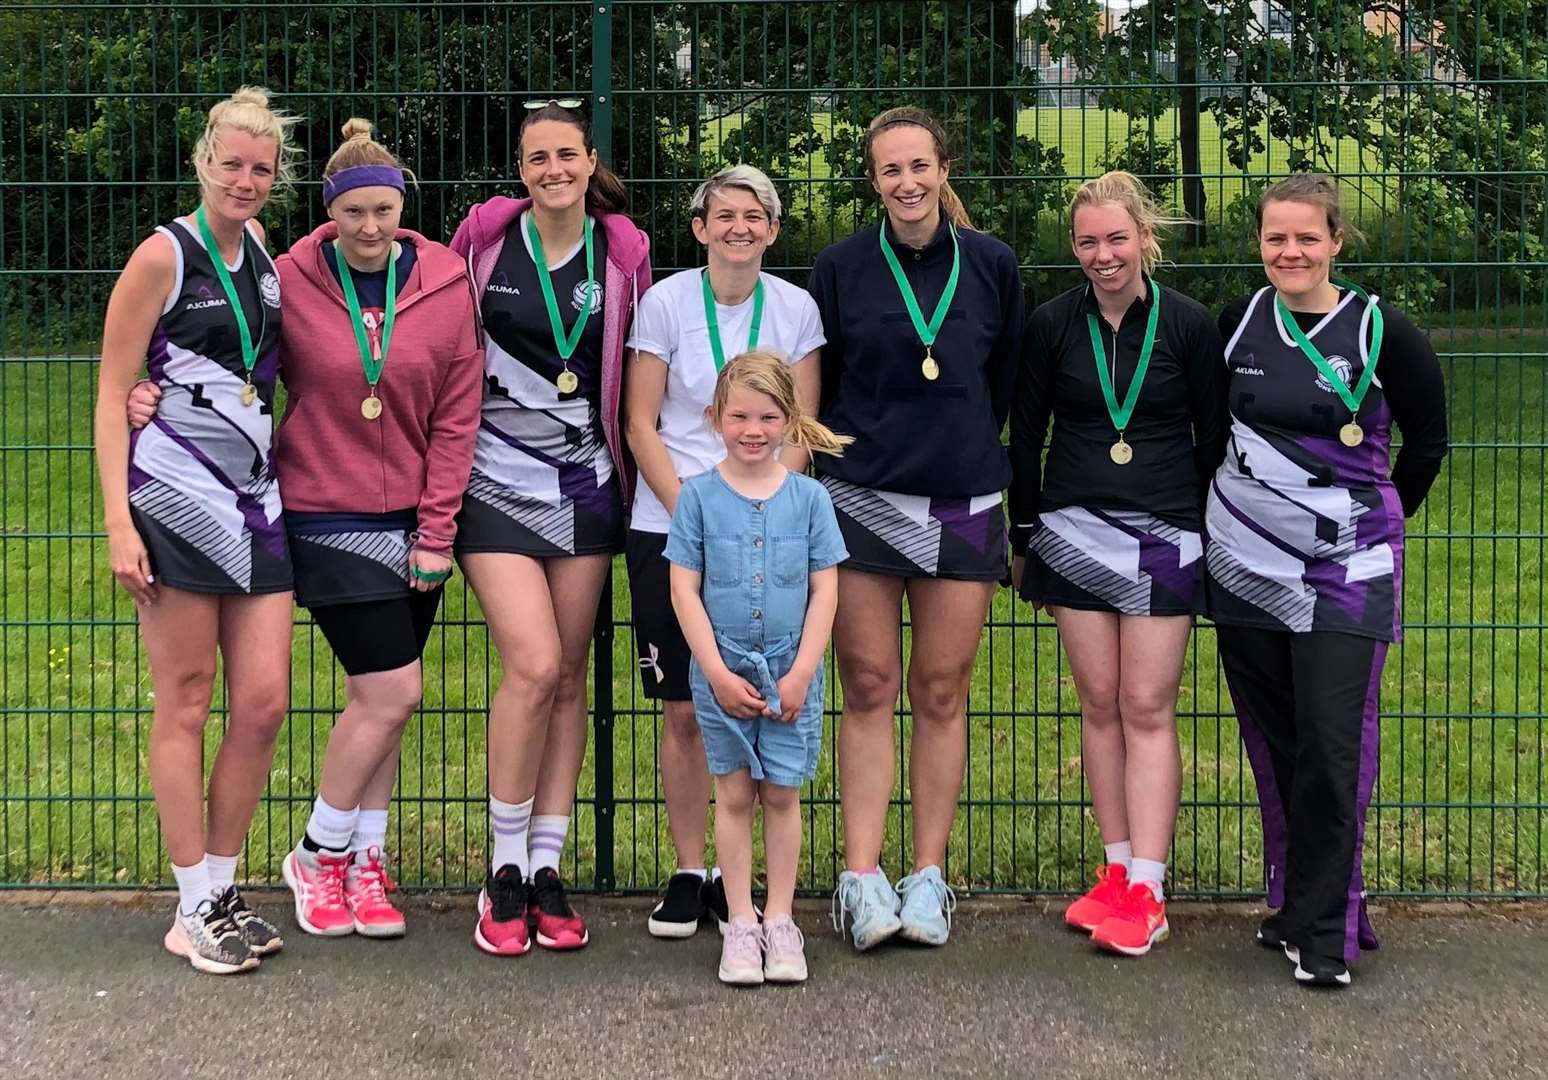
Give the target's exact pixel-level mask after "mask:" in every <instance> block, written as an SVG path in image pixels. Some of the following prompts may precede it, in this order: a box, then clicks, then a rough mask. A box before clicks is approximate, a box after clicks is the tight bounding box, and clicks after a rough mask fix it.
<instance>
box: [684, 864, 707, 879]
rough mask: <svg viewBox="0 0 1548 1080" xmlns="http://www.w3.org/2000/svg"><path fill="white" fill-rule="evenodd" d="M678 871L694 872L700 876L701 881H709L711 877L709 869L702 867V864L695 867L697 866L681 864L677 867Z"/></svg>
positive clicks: (696, 875) (697, 876) (693, 873)
mask: <svg viewBox="0 0 1548 1080" xmlns="http://www.w3.org/2000/svg"><path fill="white" fill-rule="evenodd" d="M677 872H678V873H679V874H692V875H693V876H694V877H696V878H698V879H699V880H700V881H708V880H709V879H710V878H709V871H708V870H706V869H704V867H702V866H697V867H695V866H679V867H678V868H677Z"/></svg>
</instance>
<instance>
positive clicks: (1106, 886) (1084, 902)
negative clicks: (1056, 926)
mask: <svg viewBox="0 0 1548 1080" xmlns="http://www.w3.org/2000/svg"><path fill="white" fill-rule="evenodd" d="M1096 876H1097V880H1096V885H1095V886H1093V887H1092V889H1091V891H1090V892H1088V893H1087V894H1086V895H1085V896H1082V897H1081V898H1080V899H1079V900H1077V901H1075V902H1074V903H1073V904H1071V905H1070V906H1069V907H1067V908H1065V909H1064V921H1065V923H1066V925H1068V926H1070V927H1071V928H1073V929H1075V930H1084V931H1085V932H1086V933H1088V934H1089V933H1091V931H1093V930H1095V929H1096V928H1097V927H1099V926H1101V925H1102V923H1103V922H1104V921H1105V920H1106V919H1107V917H1108V916H1109V915H1111V914H1112V913H1113V909H1114V908H1116V907H1117V906H1118V901H1119V900H1121V899H1122V898H1123V894H1124V893H1126V892H1128V890H1129V871H1128V870H1127V869H1126V868H1125V867H1124V865H1123V863H1109V864H1108V865H1106V866H1099V867H1097V873H1096Z"/></svg>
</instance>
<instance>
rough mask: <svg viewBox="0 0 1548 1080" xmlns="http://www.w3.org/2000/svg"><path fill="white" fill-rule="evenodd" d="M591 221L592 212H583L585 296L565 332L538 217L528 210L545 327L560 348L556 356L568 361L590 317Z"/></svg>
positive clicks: (592, 283) (592, 284)
mask: <svg viewBox="0 0 1548 1080" xmlns="http://www.w3.org/2000/svg"><path fill="white" fill-rule="evenodd" d="M593 224H594V222H593V221H592V219H591V216H590V215H589V214H588V215H587V216H586V299H585V301H584V302H583V303H582V304H581V312H580V318H578V319H576V320H575V325H574V326H572V327H570V332H569V334H568V335H566V334H565V332H564V322H563V321H562V320H561V319H560V318H559V302H558V301H557V300H555V299H554V278H553V275H552V274H550V273H549V272H548V256H547V255H545V254H544V253H543V238H542V237H541V236H539V235H538V227H537V221H536V220H535V219H534V218H533V217H532V216H531V215H530V214H529V215H528V217H527V239H528V240H529V241H531V243H532V261H533V262H534V263H536V264H537V272H538V284H539V285H540V286H541V287H542V289H543V303H544V305H545V306H546V307H547V308H548V327H549V329H550V330H552V331H553V334H554V347H555V348H556V349H558V350H559V359H560V360H562V361H565V362H568V361H569V359H570V357H572V356H574V355H575V347H576V346H577V345H579V344H580V339H581V335H582V334H584V333H585V332H586V323H587V321H588V320H589V319H590V318H591V299H592V295H591V294H592V290H593V289H595V288H596V287H597V283H596V280H595V274H594V273H593V271H595V269H596V263H595V262H594V261H593V260H594V257H595V256H594V253H593V250H592V246H591V229H592V225H593Z"/></svg>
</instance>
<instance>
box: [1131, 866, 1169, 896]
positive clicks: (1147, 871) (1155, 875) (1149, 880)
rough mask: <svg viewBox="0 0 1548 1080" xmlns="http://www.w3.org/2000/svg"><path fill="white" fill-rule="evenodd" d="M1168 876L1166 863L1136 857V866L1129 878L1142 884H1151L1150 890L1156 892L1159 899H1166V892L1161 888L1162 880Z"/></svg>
mask: <svg viewBox="0 0 1548 1080" xmlns="http://www.w3.org/2000/svg"><path fill="white" fill-rule="evenodd" d="M1164 877H1166V863H1164V862H1156V861H1155V860H1154V859H1135V860H1134V868H1133V869H1132V870H1130V871H1129V880H1130V881H1135V882H1138V883H1139V884H1141V885H1149V886H1150V891H1151V892H1152V893H1154V894H1155V897H1156V899H1157V900H1165V899H1166V894H1165V893H1163V892H1162V890H1161V880H1162V878H1164Z"/></svg>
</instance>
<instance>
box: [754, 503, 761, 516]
mask: <svg viewBox="0 0 1548 1080" xmlns="http://www.w3.org/2000/svg"><path fill="white" fill-rule="evenodd" d="M753 509H754V510H756V511H758V513H760V514H761V513H763V504H762V503H761V502H755V503H753Z"/></svg>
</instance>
